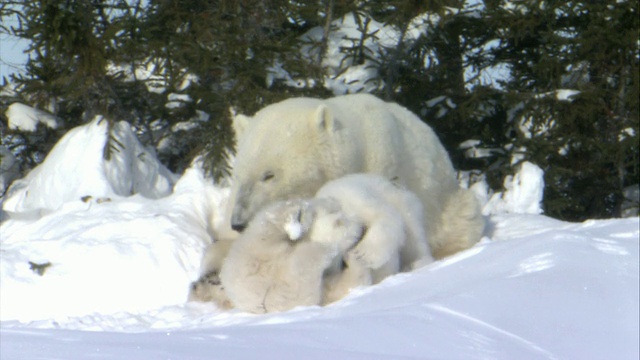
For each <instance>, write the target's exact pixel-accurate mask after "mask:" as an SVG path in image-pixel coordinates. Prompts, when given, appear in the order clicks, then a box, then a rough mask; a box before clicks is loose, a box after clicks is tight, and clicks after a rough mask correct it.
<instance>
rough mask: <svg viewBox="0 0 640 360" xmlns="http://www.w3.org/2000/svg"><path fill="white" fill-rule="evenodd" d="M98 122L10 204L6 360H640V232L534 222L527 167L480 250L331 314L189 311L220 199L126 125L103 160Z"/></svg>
mask: <svg viewBox="0 0 640 360" xmlns="http://www.w3.org/2000/svg"><path fill="white" fill-rule="evenodd" d="M105 123H106V122H104V121H100V119H96V120H95V121H93V122H91V123H89V124H87V125H84V126H81V127H78V128H76V129H73V130H71V131H70V132H69V133H68V134H67V135H66V136H65V137H63V138H62V139H61V140H60V142H59V143H58V144H57V145H56V147H55V148H54V149H53V150H52V151H51V153H50V154H49V155H48V156H47V158H46V159H45V161H44V162H43V163H42V164H41V165H39V166H38V167H37V168H35V169H34V170H32V171H31V172H30V173H29V174H28V175H27V176H26V177H25V178H24V179H21V180H18V181H17V182H15V183H14V185H13V187H12V188H11V189H10V190H9V192H8V193H7V195H6V197H5V198H4V205H3V222H2V223H1V224H0V234H1V235H2V236H1V242H0V286H1V289H2V291H0V326H1V328H0V329H1V343H2V346H1V347H0V358H2V359H88V358H106V359H210V358H224V359H254V358H256V357H258V356H259V357H266V358H280V359H300V358H304V359H326V358H340V359H390V358H393V359H402V358H405V359H417V358H428V359H514V358H517V359H586V358H589V359H638V358H639V356H640V353H639V350H638V349H639V340H638V339H639V337H640V334H639V320H638V319H639V316H640V313H639V309H638V304H639V295H638V294H639V290H640V289H639V275H638V273H639V255H638V252H639V248H638V237H639V236H640V234H639V230H638V227H639V222H638V218H629V219H612V220H599V221H595V220H591V221H587V222H584V223H576V224H573V223H566V222H562V221H558V220H554V219H551V218H548V217H545V216H544V215H540V211H541V210H540V199H541V195H542V188H543V182H542V171H541V170H540V169H539V168H537V167H536V166H535V165H533V164H528V163H525V164H523V166H522V167H521V171H520V172H519V173H518V174H516V175H514V176H513V177H511V178H509V179H508V181H506V182H505V189H506V190H505V192H504V193H500V194H496V195H494V196H493V197H491V198H490V200H489V201H488V202H486V206H485V213H486V214H490V216H489V217H488V218H487V221H488V224H489V225H488V228H487V231H486V237H485V238H483V240H482V241H481V242H480V243H479V244H478V245H476V246H475V247H473V248H471V249H469V250H467V251H464V252H462V253H459V254H457V255H455V256H452V257H450V258H447V259H444V260H441V261H437V262H435V263H433V264H431V265H428V266H426V267H423V268H421V269H418V270H415V271H413V272H410V273H403V274H399V275H396V276H392V277H390V278H388V279H386V280H385V281H383V282H382V283H380V284H378V285H375V286H371V287H366V288H358V289H355V290H354V291H352V293H351V294H349V295H348V296H347V297H346V298H344V299H343V300H341V301H339V302H337V303H334V304H331V305H329V306H326V307H300V308H296V309H294V310H292V311H289V312H285V313H276V314H266V315H251V314H246V313H242V312H239V311H237V310H232V311H222V310H219V309H217V308H216V307H215V306H214V305H213V304H203V303H190V302H187V301H186V299H187V292H188V287H189V284H190V282H191V281H193V280H195V279H196V278H197V277H198V271H199V266H200V257H201V255H202V251H203V249H204V247H205V246H206V245H207V244H208V243H209V242H210V241H211V239H212V238H213V237H214V234H215V229H216V228H218V227H220V226H221V222H222V221H223V220H222V219H223V216H222V215H223V214H222V211H223V209H225V202H226V199H227V197H228V195H229V191H228V188H227V187H224V186H221V185H217V184H214V183H213V182H212V181H210V180H209V179H207V178H206V177H205V176H204V175H203V172H202V170H201V169H200V166H199V163H198V162H197V161H196V162H194V164H193V166H192V167H191V168H190V169H188V170H187V171H186V172H185V173H184V174H183V175H182V176H181V177H179V178H178V177H177V176H176V175H173V174H171V173H170V172H169V171H168V170H167V169H166V168H164V167H163V166H162V165H161V164H160V163H159V162H158V161H157V159H156V158H155V156H154V154H153V153H152V152H151V151H148V150H146V149H144V147H142V145H140V143H138V142H137V140H136V139H135V136H133V134H132V133H131V131H130V129H129V128H128V125H126V124H125V123H120V124H117V125H116V129H115V130H116V131H115V132H114V134H115V135H114V136H115V137H116V140H117V142H116V144H120V145H119V146H120V148H119V149H118V150H119V151H117V152H115V153H114V154H113V155H112V157H111V158H110V159H109V160H106V159H105V158H104V154H103V152H102V147H104V145H105V143H106V141H107V132H106V127H105V126H106V125H105ZM484 198H485V199H487V198H489V196H488V195H487V194H485V196H484ZM295 230H296V229H291V231H292V232H295Z"/></svg>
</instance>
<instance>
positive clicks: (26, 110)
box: [5, 103, 58, 131]
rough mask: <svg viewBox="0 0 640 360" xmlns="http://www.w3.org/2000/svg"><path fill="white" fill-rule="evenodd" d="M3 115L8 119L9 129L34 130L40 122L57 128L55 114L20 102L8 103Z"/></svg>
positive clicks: (51, 127)
mask: <svg viewBox="0 0 640 360" xmlns="http://www.w3.org/2000/svg"><path fill="white" fill-rule="evenodd" d="M5 115H6V116H7V119H8V120H9V121H8V122H9V124H8V125H9V129H13V130H22V131H36V127H37V126H38V124H40V123H41V124H43V125H45V126H47V127H48V128H50V129H57V128H58V120H57V119H56V117H55V116H53V115H51V114H49V113H48V112H45V111H42V110H38V109H35V108H32V107H31V106H28V105H25V104H21V103H13V104H11V105H9V107H8V108H7V111H5Z"/></svg>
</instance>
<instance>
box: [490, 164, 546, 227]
mask: <svg viewBox="0 0 640 360" xmlns="http://www.w3.org/2000/svg"><path fill="white" fill-rule="evenodd" d="M543 176H544V172H543V171H542V169H540V167H538V166H537V165H535V164H532V163H530V162H528V161H525V162H523V163H522V164H520V169H519V171H518V172H517V173H516V174H515V175H513V176H507V177H505V179H504V188H505V191H503V192H498V193H496V194H494V195H493V196H492V197H491V199H490V200H489V202H488V204H486V205H485V206H484V209H483V214H485V215H494V214H502V213H507V214H514V213H516V214H517V213H521V214H542V207H541V206H542V196H543V190H544V179H543Z"/></svg>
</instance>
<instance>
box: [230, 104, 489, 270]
mask: <svg viewBox="0 0 640 360" xmlns="http://www.w3.org/2000/svg"><path fill="white" fill-rule="evenodd" d="M233 126H234V130H235V132H236V136H237V149H236V156H235V162H234V164H233V174H232V175H233V180H232V188H231V195H230V199H229V203H228V204H229V207H228V210H227V220H226V221H225V222H226V229H221V230H220V232H219V233H220V234H221V235H220V236H224V237H226V236H232V235H228V234H227V231H231V233H229V234H235V233H234V232H233V231H232V230H231V229H233V230H235V231H242V230H243V229H244V228H245V227H246V226H247V224H249V221H250V220H251V218H252V217H254V216H255V214H256V213H257V212H258V211H259V210H260V209H261V208H263V207H264V206H266V205H267V204H270V203H272V202H274V201H278V200H284V199H291V198H310V197H312V196H313V195H314V194H315V193H316V192H317V191H318V190H319V189H320V187H321V186H322V185H324V184H325V183H326V182H328V181H330V180H334V179H337V178H340V177H342V176H345V175H348V174H352V173H372V174H378V175H380V176H383V177H384V178H386V179H388V180H393V182H394V183H396V184H398V185H400V186H402V187H404V188H407V189H408V190H410V191H412V192H414V193H415V194H416V195H417V196H418V197H419V199H420V201H421V202H422V205H423V207H424V223H425V224H426V225H427V229H426V232H427V237H428V239H429V242H430V244H431V251H432V254H433V256H434V257H435V258H442V257H444V256H447V255H450V254H453V253H455V252H457V251H460V250H463V249H466V248H468V247H470V246H472V245H473V244H474V243H475V242H477V241H478V240H479V239H480V237H481V235H482V232H483V228H484V219H483V217H482V214H481V211H480V206H479V204H478V202H477V200H476V199H475V196H474V195H473V193H472V192H470V191H468V190H465V189H461V188H459V187H458V185H457V183H456V179H455V174H454V170H453V167H452V164H451V161H450V159H449V156H448V154H447V152H446V151H445V149H444V147H443V146H442V144H441V143H440V141H439V140H438V137H437V136H436V135H435V133H434V132H433V130H431V128H430V127H429V126H427V125H426V124H424V123H423V122H422V121H421V120H420V119H419V118H418V117H417V116H415V115H414V114H413V113H411V112H410V111H408V110H407V109H405V108H403V107H401V106H399V105H397V104H394V103H388V102H384V101H382V100H380V99H378V98H376V97H374V96H372V95H367V94H355V95H345V96H339V97H335V98H331V99H327V100H320V99H312V98H292V99H288V100H285V101H282V102H279V103H276V104H273V105H270V106H267V107H265V108H263V109H262V110H260V111H258V112H257V113H256V114H255V116H253V117H252V118H249V117H247V116H244V115H237V116H236V117H235V118H234V122H233Z"/></svg>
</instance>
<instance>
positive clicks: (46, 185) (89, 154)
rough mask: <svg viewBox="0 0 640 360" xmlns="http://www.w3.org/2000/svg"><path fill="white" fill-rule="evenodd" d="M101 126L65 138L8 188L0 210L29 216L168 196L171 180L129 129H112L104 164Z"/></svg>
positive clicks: (121, 124)
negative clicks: (90, 202)
mask: <svg viewBox="0 0 640 360" xmlns="http://www.w3.org/2000/svg"><path fill="white" fill-rule="evenodd" d="M107 127H108V125H107V121H104V120H103V119H102V118H101V117H96V118H95V119H94V120H93V121H92V122H90V123H89V124H87V125H83V126H79V127H76V128H74V129H72V130H70V131H69V132H68V133H67V134H65V135H64V136H63V137H62V139H60V141H59V142H58V143H57V144H56V145H55V147H54V148H53V149H52V150H51V152H50V153H49V154H48V155H47V157H46V158H45V160H44V162H43V163H42V164H40V165H38V166H37V167H36V168H34V169H33V170H32V171H31V172H30V173H29V174H28V175H27V176H26V177H25V178H23V179H20V180H17V181H16V182H14V183H13V185H12V186H11V187H10V188H9V190H8V192H7V195H6V198H5V199H4V204H3V210H4V211H6V212H8V213H30V214H32V215H33V216H39V215H40V214H43V213H46V212H50V211H53V210H56V209H59V208H60V207H61V206H62V205H63V204H65V203H66V202H69V201H77V200H80V199H81V198H85V199H88V198H89V197H92V198H115V197H118V196H130V195H133V194H141V195H142V196H145V197H149V198H159V197H162V196H167V195H169V194H170V193H171V190H172V186H173V183H174V182H175V180H176V177H175V175H173V174H171V173H170V172H169V170H167V169H166V168H165V167H164V166H163V165H162V164H160V162H159V161H158V160H157V159H156V157H155V155H154V154H153V153H152V152H151V151H149V150H148V149H146V148H144V147H143V146H142V144H140V142H139V141H138V140H137V138H136V137H135V135H134V134H133V132H132V131H131V128H130V125H129V124H127V123H126V122H119V123H116V124H115V126H114V128H113V129H112V134H111V135H112V136H113V139H114V141H113V142H112V144H113V146H114V148H113V149H112V150H113V151H112V156H111V158H110V159H109V160H106V159H105V158H104V149H105V145H106V144H107V139H108V137H109V132H108V129H107Z"/></svg>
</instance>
